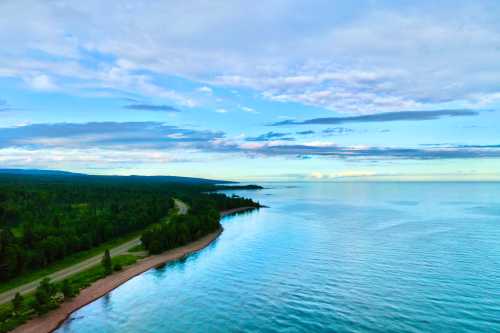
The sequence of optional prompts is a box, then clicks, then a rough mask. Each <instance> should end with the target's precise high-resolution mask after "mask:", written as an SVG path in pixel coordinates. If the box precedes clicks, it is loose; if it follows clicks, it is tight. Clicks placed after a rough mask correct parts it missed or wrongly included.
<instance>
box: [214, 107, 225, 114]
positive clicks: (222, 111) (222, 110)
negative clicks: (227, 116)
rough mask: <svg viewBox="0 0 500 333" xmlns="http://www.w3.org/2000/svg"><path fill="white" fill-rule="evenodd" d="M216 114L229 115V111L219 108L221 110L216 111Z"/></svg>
mask: <svg viewBox="0 0 500 333" xmlns="http://www.w3.org/2000/svg"><path fill="white" fill-rule="evenodd" d="M215 112H217V113H227V112H228V111H227V110H226V109H223V108H219V109H215Z"/></svg>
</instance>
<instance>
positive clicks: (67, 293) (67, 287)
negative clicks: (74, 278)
mask: <svg viewBox="0 0 500 333" xmlns="http://www.w3.org/2000/svg"><path fill="white" fill-rule="evenodd" d="M61 291H62V293H63V295H64V298H66V299H67V298H71V297H73V296H75V292H74V290H73V287H72V286H71V284H70V283H69V280H68V279H65V280H64V281H63V284H62V288H61Z"/></svg>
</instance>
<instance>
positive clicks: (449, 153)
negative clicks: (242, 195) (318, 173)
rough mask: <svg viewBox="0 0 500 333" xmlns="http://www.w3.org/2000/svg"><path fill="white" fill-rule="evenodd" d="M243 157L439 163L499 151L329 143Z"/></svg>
mask: <svg viewBox="0 0 500 333" xmlns="http://www.w3.org/2000/svg"><path fill="white" fill-rule="evenodd" d="M245 152H246V153H251V154H256V155H263V156H289V157H295V158H303V157H304V156H316V157H329V158H340V159H351V160H360V159H361V160H387V159H390V160H392V159H397V160H438V159H471V158H500V147H499V146H496V145H489V146H488V145H486V146H474V147H460V146H450V147H444V148H443V147H440V148H429V149H420V148H405V147H371V146H339V145H335V144H331V143H312V144H296V145H283V144H268V145H262V146H259V147H255V148H253V149H247V150H245Z"/></svg>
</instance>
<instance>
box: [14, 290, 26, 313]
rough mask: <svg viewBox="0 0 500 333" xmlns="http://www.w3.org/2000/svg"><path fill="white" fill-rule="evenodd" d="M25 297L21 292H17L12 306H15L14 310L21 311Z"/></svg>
mask: <svg viewBox="0 0 500 333" xmlns="http://www.w3.org/2000/svg"><path fill="white" fill-rule="evenodd" d="M23 302H24V297H23V296H22V295H21V294H20V293H16V296H14V299H12V307H13V308H14V312H16V313H19V311H20V310H21V308H22V307H23Z"/></svg>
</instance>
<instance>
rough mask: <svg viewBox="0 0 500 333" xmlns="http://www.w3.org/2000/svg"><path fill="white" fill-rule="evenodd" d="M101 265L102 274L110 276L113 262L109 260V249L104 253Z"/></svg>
mask: <svg viewBox="0 0 500 333" xmlns="http://www.w3.org/2000/svg"><path fill="white" fill-rule="evenodd" d="M101 263H102V266H103V267H104V273H106V275H108V274H111V271H112V270H113V262H112V260H111V255H110V254H109V249H106V251H104V256H103V257H102V261H101Z"/></svg>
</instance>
